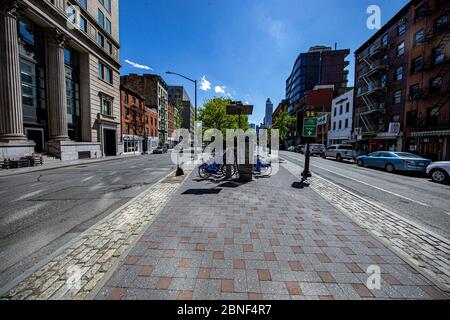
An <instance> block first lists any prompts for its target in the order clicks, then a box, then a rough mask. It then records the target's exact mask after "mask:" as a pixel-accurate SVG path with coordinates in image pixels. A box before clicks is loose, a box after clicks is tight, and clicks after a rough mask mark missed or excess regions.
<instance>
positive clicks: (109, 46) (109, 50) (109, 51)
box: [106, 41, 113, 54]
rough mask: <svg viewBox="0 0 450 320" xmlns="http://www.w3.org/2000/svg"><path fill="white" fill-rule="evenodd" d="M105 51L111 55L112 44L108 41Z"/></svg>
mask: <svg viewBox="0 0 450 320" xmlns="http://www.w3.org/2000/svg"><path fill="white" fill-rule="evenodd" d="M106 51H108V53H109V54H112V51H113V49H112V44H111V42H109V41H106Z"/></svg>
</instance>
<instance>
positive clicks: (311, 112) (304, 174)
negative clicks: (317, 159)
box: [302, 106, 315, 181]
mask: <svg viewBox="0 0 450 320" xmlns="http://www.w3.org/2000/svg"><path fill="white" fill-rule="evenodd" d="M303 114H304V118H305V116H306V117H307V118H310V117H314V116H315V112H314V109H313V107H311V106H308V107H307V108H306V109H305V111H304V113H303ZM310 143H311V140H310V138H309V137H307V138H306V153H305V169H304V171H303V172H302V177H303V180H305V181H306V180H307V179H308V178H310V177H311V176H312V175H311V171H310V163H311V148H310Z"/></svg>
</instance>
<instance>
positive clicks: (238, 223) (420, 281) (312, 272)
mask: <svg viewBox="0 0 450 320" xmlns="http://www.w3.org/2000/svg"><path fill="white" fill-rule="evenodd" d="M296 182H298V178H296V177H295V176H294V175H292V174H290V173H289V172H288V171H287V170H286V169H284V168H281V170H280V172H279V173H278V174H277V175H275V176H273V177H271V178H259V179H255V180H254V181H251V182H249V183H247V184H242V185H240V184H235V183H222V184H221V183H214V182H210V181H199V180H197V178H196V175H195V174H192V175H191V176H190V177H189V178H188V179H187V181H186V182H185V183H184V185H182V186H181V187H180V188H179V189H178V190H177V191H176V193H175V195H174V197H172V199H171V200H170V201H169V202H168V204H167V205H166V207H165V208H164V209H163V210H162V211H161V213H160V214H159V215H158V216H157V217H156V218H155V220H154V222H153V223H152V225H151V226H150V227H149V228H148V229H147V231H146V232H145V233H144V235H143V236H142V237H141V238H140V240H139V242H137V244H136V245H135V246H134V248H133V249H132V250H131V252H130V253H129V255H128V256H127V257H126V258H125V259H124V260H123V261H122V263H121V264H120V266H119V268H118V269H117V270H116V271H115V272H114V273H113V274H112V276H111V278H110V279H109V280H108V281H107V283H106V285H105V286H104V287H103V288H102V289H101V290H100V291H99V292H98V294H97V296H96V298H97V299H113V300H116V299H185V300H188V299H207V300H215V299H237V300H241V299H242V300H246V299H374V298H376V299H385V298H388V299H448V296H447V295H446V294H445V293H444V292H443V291H441V290H440V289H439V288H438V287H436V286H435V285H433V284H432V283H431V282H430V281H429V280H428V279H427V278H425V277H424V276H422V275H421V274H419V273H418V272H417V271H416V270H415V269H414V268H412V267H410V266H409V265H408V264H406V262H404V261H403V260H402V259H401V258H399V257H398V256H397V255H395V254H394V253H393V252H392V251H391V250H389V249H388V248H386V247H385V246H384V245H383V244H382V243H381V242H379V241H377V240H376V239H375V238H374V237H373V236H371V235H369V233H368V232H367V231H365V230H364V229H362V228H361V227H360V226H359V225H357V224H356V223H354V222H353V221H351V220H350V219H349V218H348V217H347V216H346V215H344V214H343V213H341V212H340V211H338V210H337V209H335V208H334V207H333V206H331V204H329V203H328V202H327V201H325V200H324V198H322V197H321V196H320V195H319V194H318V193H316V192H315V191H313V190H312V189H311V188H309V187H308V186H301V185H299V184H298V183H296ZM371 265H377V266H379V267H380V269H381V273H382V281H381V289H380V290H369V289H368V288H367V286H366V283H367V279H368V277H369V274H368V273H366V272H367V268H368V267H369V266H371Z"/></svg>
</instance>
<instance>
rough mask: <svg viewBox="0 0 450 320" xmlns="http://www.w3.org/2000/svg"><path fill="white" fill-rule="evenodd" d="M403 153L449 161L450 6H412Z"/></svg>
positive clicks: (434, 3)
mask: <svg viewBox="0 0 450 320" xmlns="http://www.w3.org/2000/svg"><path fill="white" fill-rule="evenodd" d="M409 11H410V16H411V17H412V23H411V29H410V32H409V37H410V38H411V39H412V41H411V44H412V46H411V49H410V50H409V55H408V61H409V63H410V65H409V66H410V67H409V70H408V76H407V89H408V96H407V97H408V99H406V101H405V115H404V123H405V138H406V141H405V143H406V148H405V150H407V151H411V152H415V153H418V154H420V155H422V156H424V157H427V158H430V159H433V160H450V72H449V71H450V45H449V44H450V28H449V21H448V20H449V12H450V2H448V1H439V0H433V1H431V0H428V1H418V2H417V1H416V2H414V3H412V4H411V6H410V8H409Z"/></svg>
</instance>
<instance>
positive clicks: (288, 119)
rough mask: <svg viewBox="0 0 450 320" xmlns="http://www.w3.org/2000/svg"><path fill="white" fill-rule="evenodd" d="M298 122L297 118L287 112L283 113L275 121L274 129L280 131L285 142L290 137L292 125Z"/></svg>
mask: <svg viewBox="0 0 450 320" xmlns="http://www.w3.org/2000/svg"><path fill="white" fill-rule="evenodd" d="M296 122H297V117H296V116H291V115H289V113H288V112H287V111H283V112H282V113H281V114H279V115H278V116H277V117H276V118H275V119H274V121H273V126H272V129H278V130H279V132H280V139H281V140H282V141H284V140H286V138H287V137H288V135H289V132H290V130H291V128H292V125H294V124H295V123H296Z"/></svg>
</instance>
